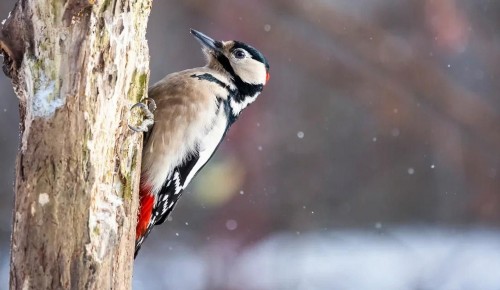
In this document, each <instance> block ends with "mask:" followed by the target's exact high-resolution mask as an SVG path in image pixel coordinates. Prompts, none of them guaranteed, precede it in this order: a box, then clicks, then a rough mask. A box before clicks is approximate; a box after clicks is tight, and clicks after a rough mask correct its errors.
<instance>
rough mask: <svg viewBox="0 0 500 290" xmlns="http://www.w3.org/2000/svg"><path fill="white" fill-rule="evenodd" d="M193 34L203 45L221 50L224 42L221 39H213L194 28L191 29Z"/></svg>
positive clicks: (216, 50)
mask: <svg viewBox="0 0 500 290" xmlns="http://www.w3.org/2000/svg"><path fill="white" fill-rule="evenodd" d="M191 34H192V35H194V37H195V38H196V40H198V42H199V43H200V44H201V45H202V46H203V47H206V48H208V49H210V50H212V51H214V52H221V49H222V43H221V42H220V41H217V40H213V39H212V38H210V37H208V36H206V35H205V34H203V33H201V32H199V31H197V30H194V29H191Z"/></svg>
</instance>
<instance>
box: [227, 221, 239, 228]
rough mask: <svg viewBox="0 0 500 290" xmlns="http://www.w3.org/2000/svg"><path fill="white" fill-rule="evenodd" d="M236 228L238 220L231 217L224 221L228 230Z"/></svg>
mask: <svg viewBox="0 0 500 290" xmlns="http://www.w3.org/2000/svg"><path fill="white" fill-rule="evenodd" d="M237 228H238V222H237V221H235V220H233V219H230V220H227V221H226V229H228V230H230V231H234V230H235V229H237Z"/></svg>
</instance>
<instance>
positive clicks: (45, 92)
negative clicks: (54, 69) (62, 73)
mask: <svg viewBox="0 0 500 290" xmlns="http://www.w3.org/2000/svg"><path fill="white" fill-rule="evenodd" d="M40 85H41V87H40V88H38V90H36V92H35V95H34V96H33V102H32V112H33V117H45V118H48V117H50V116H52V115H53V114H54V113H55V111H56V110H57V109H58V108H60V107H61V106H62V105H64V103H65V102H66V98H63V97H56V96H55V95H54V93H55V89H56V82H55V81H41V82H40Z"/></svg>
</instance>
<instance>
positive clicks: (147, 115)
mask: <svg viewBox="0 0 500 290" xmlns="http://www.w3.org/2000/svg"><path fill="white" fill-rule="evenodd" d="M145 102H147V103H148V104H147V105H146V104H145ZM135 108H139V109H140V110H141V112H142V113H143V114H144V119H143V120H142V121H141V123H140V124H139V125H137V126H132V125H130V124H128V127H129V128H130V130H132V131H134V132H148V130H149V127H151V126H152V125H153V124H154V122H155V120H154V114H153V113H154V111H155V110H156V103H155V101H154V100H153V99H151V98H145V99H144V100H142V101H141V102H139V103H137V104H135V105H133V106H132V108H130V111H132V110H134V109H135Z"/></svg>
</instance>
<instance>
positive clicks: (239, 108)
mask: <svg viewBox="0 0 500 290" xmlns="http://www.w3.org/2000/svg"><path fill="white" fill-rule="evenodd" d="M258 96H259V94H258V93H257V94H255V95H254V96H253V97H246V98H245V99H244V100H243V101H242V102H240V103H238V102H236V101H235V100H234V99H233V98H231V100H230V101H229V102H230V105H231V109H232V110H233V114H235V115H236V116H238V115H239V114H240V113H241V111H243V109H245V108H246V107H247V106H248V105H250V104H251V103H253V102H254V101H255V100H256V99H257V97H258Z"/></svg>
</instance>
